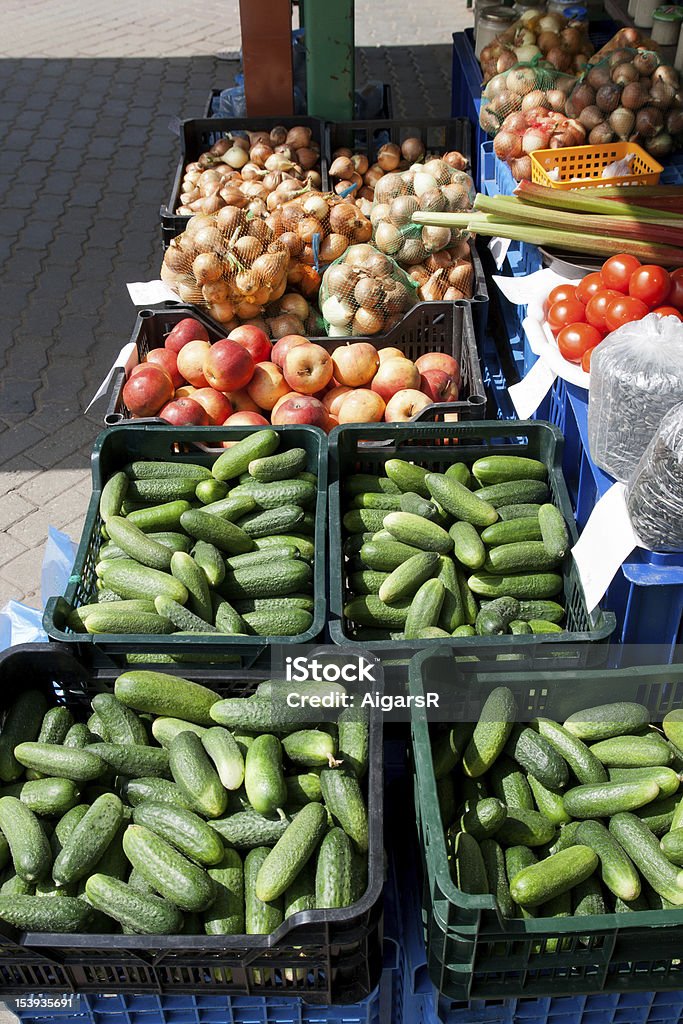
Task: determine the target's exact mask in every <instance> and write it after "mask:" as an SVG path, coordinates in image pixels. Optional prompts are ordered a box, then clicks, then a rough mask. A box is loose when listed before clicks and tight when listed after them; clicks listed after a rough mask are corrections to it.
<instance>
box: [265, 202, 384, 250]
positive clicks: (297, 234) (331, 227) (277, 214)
mask: <svg viewBox="0 0 683 1024" xmlns="http://www.w3.org/2000/svg"><path fill="white" fill-rule="evenodd" d="M266 224H268V225H269V227H271V228H272V229H273V232H274V234H275V235H276V237H278V238H279V239H280V241H281V242H283V243H284V244H285V245H286V246H287V248H288V250H289V254H290V257H291V259H292V260H293V261H294V260H298V261H299V262H301V263H304V264H306V265H307V266H309V267H313V266H315V267H319V266H320V265H327V264H330V263H334V261H335V260H337V259H339V257H340V256H342V255H343V254H344V253H345V252H346V250H347V249H348V247H349V246H350V245H353V244H355V243H357V242H369V241H370V239H371V238H372V224H371V223H370V221H369V220H368V218H367V217H366V216H365V215H364V214H363V213H361V211H360V209H359V208H358V206H356V204H355V203H354V201H353V197H349V199H348V200H346V199H341V198H340V197H339V196H337V195H335V194H334V193H322V192H302V193H301V194H300V195H298V196H296V197H295V198H294V199H291V200H290V201H289V202H288V203H285V204H284V205H283V206H281V207H280V208H279V209H276V210H273V211H272V213H270V214H269V215H268V217H266Z"/></svg>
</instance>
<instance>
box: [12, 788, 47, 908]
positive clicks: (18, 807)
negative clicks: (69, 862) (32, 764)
mask: <svg viewBox="0 0 683 1024" xmlns="http://www.w3.org/2000/svg"><path fill="white" fill-rule="evenodd" d="M0 830H1V831H2V834H3V835H4V837H5V839H6V840H7V842H8V844H9V848H10V852H11V854H12V862H13V864H14V870H15V871H16V873H17V874H18V875H19V877H20V878H23V879H24V881H25V882H40V881H41V879H43V878H45V876H46V875H47V874H48V872H49V870H50V865H51V864H52V850H51V849H50V843H49V842H48V839H47V837H46V835H45V832H44V831H43V827H42V825H41V823H40V821H39V820H38V818H37V817H36V816H35V814H34V813H33V811H31V810H29V808H28V807H27V806H26V804H24V803H22V802H21V800H19V799H18V798H17V797H15V796H3V797H0ZM0 916H2V915H0Z"/></svg>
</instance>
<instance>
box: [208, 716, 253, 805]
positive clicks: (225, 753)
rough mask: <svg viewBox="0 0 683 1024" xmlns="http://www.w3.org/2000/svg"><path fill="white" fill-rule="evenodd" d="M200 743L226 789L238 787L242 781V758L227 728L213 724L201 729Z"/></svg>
mask: <svg viewBox="0 0 683 1024" xmlns="http://www.w3.org/2000/svg"><path fill="white" fill-rule="evenodd" d="M201 740H202V745H203V747H204V750H205V751H206V752H207V754H208V755H209V757H210V758H211V761H212V762H213V764H214V766H215V768H216V772H217V773H218V777H219V778H220V780H221V783H222V784H223V786H224V787H225V788H226V789H227V790H235V789H239V788H240V786H241V785H242V783H243V782H244V758H243V756H242V751H241V750H240V748H239V746H238V745H237V743H236V741H235V739H234V737H233V736H232V734H231V733H229V732H228V730H227V729H222V728H221V727H220V726H214V727H212V728H211V729H206V730H204V731H203V735H202V736H201Z"/></svg>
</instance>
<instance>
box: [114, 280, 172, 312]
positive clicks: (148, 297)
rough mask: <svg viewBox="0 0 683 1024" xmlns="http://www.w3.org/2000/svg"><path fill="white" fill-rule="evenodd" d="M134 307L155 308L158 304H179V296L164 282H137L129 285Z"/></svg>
mask: <svg viewBox="0 0 683 1024" xmlns="http://www.w3.org/2000/svg"><path fill="white" fill-rule="evenodd" d="M126 288H127V289H128V294H129V295H130V297H131V300H132V303H133V305H134V306H154V305H156V303H157V302H168V301H169V300H170V301H171V302H178V301H179V299H178V296H177V295H176V293H175V292H174V291H172V290H171V289H170V288H169V287H168V285H167V284H164V282H163V281H135V282H134V283H133V284H127V285H126Z"/></svg>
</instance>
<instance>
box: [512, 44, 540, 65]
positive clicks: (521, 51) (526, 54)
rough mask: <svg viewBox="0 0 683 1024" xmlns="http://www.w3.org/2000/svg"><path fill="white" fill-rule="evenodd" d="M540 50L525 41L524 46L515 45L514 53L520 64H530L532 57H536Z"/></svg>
mask: <svg viewBox="0 0 683 1024" xmlns="http://www.w3.org/2000/svg"><path fill="white" fill-rule="evenodd" d="M540 52H541V51H540V50H539V48H538V47H537V46H534V45H533V43H525V44H524V46H517V47H515V54H516V56H517V60H518V61H519V62H520V64H530V63H531V61H532V60H533V59H534V57H537V56H538V55H539V53H540Z"/></svg>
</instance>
